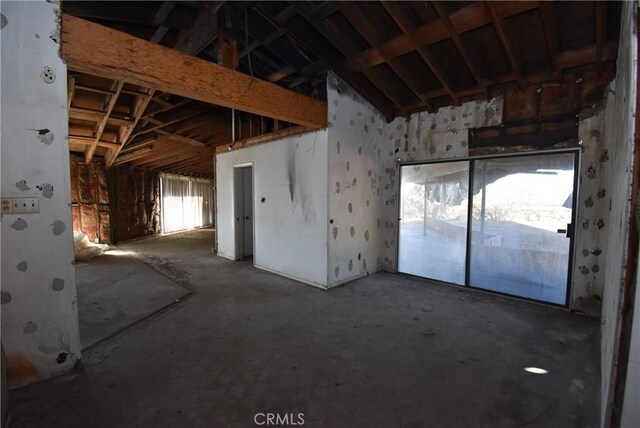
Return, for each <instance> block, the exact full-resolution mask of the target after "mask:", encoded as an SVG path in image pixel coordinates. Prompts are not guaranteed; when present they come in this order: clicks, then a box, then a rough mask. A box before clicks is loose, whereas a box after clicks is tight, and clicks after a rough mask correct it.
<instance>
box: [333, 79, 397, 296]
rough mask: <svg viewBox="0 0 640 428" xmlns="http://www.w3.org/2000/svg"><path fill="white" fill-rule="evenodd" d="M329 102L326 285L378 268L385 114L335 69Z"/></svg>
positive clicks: (335, 283) (371, 271) (349, 279)
mask: <svg viewBox="0 0 640 428" xmlns="http://www.w3.org/2000/svg"><path fill="white" fill-rule="evenodd" d="M327 102H328V106H329V128H328V164H329V181H328V182H329V195H328V210H329V222H330V224H329V226H330V228H329V233H330V234H329V239H328V254H329V259H328V285H329V287H333V286H336V285H339V284H341V283H344V282H347V281H351V280H353V279H356V278H358V277H361V276H365V275H368V274H370V273H375V272H377V271H378V270H379V268H378V266H379V248H380V243H379V237H380V236H381V231H380V219H381V216H382V212H381V207H380V203H379V200H380V183H381V181H382V177H381V174H380V171H379V168H378V166H379V165H380V163H381V158H382V135H383V133H384V127H385V119H384V117H383V116H382V115H381V114H380V113H379V112H378V111H377V110H376V109H375V108H374V107H372V106H371V104H369V103H368V102H367V101H366V100H365V99H364V98H363V97H362V96H361V95H360V94H359V93H357V92H356V91H354V90H353V89H352V88H351V87H350V86H348V85H346V84H345V83H344V82H343V81H342V80H341V79H340V78H339V77H338V76H337V75H335V74H333V73H329V76H328V79H327Z"/></svg>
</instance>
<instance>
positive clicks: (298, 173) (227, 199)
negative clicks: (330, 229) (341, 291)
mask: <svg viewBox="0 0 640 428" xmlns="http://www.w3.org/2000/svg"><path fill="white" fill-rule="evenodd" d="M245 163H253V174H254V178H253V180H254V207H255V211H254V221H255V224H254V231H255V234H254V264H255V265H256V266H257V267H260V268H262V269H266V270H269V271H273V272H276V273H280V274H282V275H285V276H288V277H291V278H294V279H297V280H299V281H302V282H306V283H309V284H312V285H315V286H319V287H326V285H327V224H328V220H327V131H326V130H320V131H316V132H310V133H307V134H303V135H299V136H293V137H288V138H283V139H280V140H275V141H272V142H269V143H265V144H260V145H255V146H251V147H248V148H245V149H239V150H234V151H230V152H228V153H223V154H218V155H217V156H216V183H217V192H216V194H217V196H216V198H217V199H216V200H217V211H216V212H217V217H216V225H217V226H216V227H217V230H218V254H219V255H221V256H223V257H227V258H230V259H233V258H234V257H235V238H234V236H235V235H234V233H235V232H234V230H235V229H234V228H235V221H234V214H233V166H234V165H240V164H245ZM262 198H264V202H262Z"/></svg>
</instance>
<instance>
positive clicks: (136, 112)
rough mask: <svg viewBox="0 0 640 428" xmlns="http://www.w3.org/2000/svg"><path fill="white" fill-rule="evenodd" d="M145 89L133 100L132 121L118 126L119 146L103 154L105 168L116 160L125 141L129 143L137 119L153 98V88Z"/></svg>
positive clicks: (125, 143)
mask: <svg viewBox="0 0 640 428" xmlns="http://www.w3.org/2000/svg"><path fill="white" fill-rule="evenodd" d="M146 91H147V93H146V95H140V96H137V97H136V99H135V101H134V106H133V123H132V124H130V125H129V126H121V127H120V132H119V133H118V142H119V143H120V146H119V147H118V148H116V149H113V150H109V151H108V152H107V153H106V154H105V155H104V161H105V165H106V166H107V168H109V167H111V165H113V162H114V161H115V160H116V158H117V157H118V155H119V154H120V151H121V150H122V149H123V148H124V146H126V145H127V143H129V141H130V137H131V133H132V132H133V130H134V129H135V127H136V125H137V124H138V121H139V120H140V118H141V117H142V114H143V113H144V111H145V110H146V108H147V106H148V105H149V103H150V102H151V98H153V94H154V93H155V89H152V88H149V89H147V90H146Z"/></svg>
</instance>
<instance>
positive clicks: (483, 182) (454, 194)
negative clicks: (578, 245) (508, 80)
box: [398, 152, 577, 305]
mask: <svg viewBox="0 0 640 428" xmlns="http://www.w3.org/2000/svg"><path fill="white" fill-rule="evenodd" d="M576 162H577V155H576V153H575V152H564V153H553V154H544V155H527V156H509V157H500V158H482V159H472V160H469V161H461V162H446V163H444V162H440V163H432V164H423V165H407V166H402V168H401V170H402V171H401V174H402V175H401V206H400V210H401V212H400V218H401V221H400V227H399V253H398V270H399V271H400V272H403V273H409V274H412V275H418V276H422V277H426V278H431V279H435V280H439V281H444V282H449V283H453V284H458V285H466V286H469V287H477V288H482V289H485V290H490V291H495V292H499V293H505V294H511V295H515V296H519V297H525V298H529V299H534V300H540V301H544V302H548V303H554V304H561V305H564V304H566V302H567V295H568V283H569V267H570V258H571V239H570V238H571V237H572V231H573V227H572V224H571V223H572V221H573V218H574V216H573V201H574V194H575V187H576V183H575V164H576ZM469 200H471V202H470V204H471V206H470V207H469ZM469 208H470V209H469Z"/></svg>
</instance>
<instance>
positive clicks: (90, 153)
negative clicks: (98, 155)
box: [84, 80, 124, 165]
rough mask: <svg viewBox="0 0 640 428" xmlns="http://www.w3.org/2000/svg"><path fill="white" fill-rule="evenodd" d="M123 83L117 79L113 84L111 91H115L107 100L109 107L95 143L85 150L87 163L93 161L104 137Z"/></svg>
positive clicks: (97, 132) (98, 129) (97, 130)
mask: <svg viewBox="0 0 640 428" xmlns="http://www.w3.org/2000/svg"><path fill="white" fill-rule="evenodd" d="M123 85H124V81H122V80H117V81H115V82H113V85H112V86H111V91H112V92H113V93H112V94H110V95H108V97H109V100H108V102H107V108H106V109H105V112H104V117H103V118H102V120H101V121H100V122H99V123H98V127H97V129H96V138H95V140H94V143H93V144H92V145H90V146H87V148H86V149H85V151H84V161H85V163H86V164H87V165H88V164H90V163H91V159H93V154H94V153H95V152H96V149H97V148H98V142H99V141H100V137H102V132H103V131H104V127H105V126H107V120H108V119H109V115H110V114H111V111H112V110H113V107H114V106H115V105H116V101H118V95H120V91H121V90H122V86H123ZM120 143H122V141H120Z"/></svg>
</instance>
